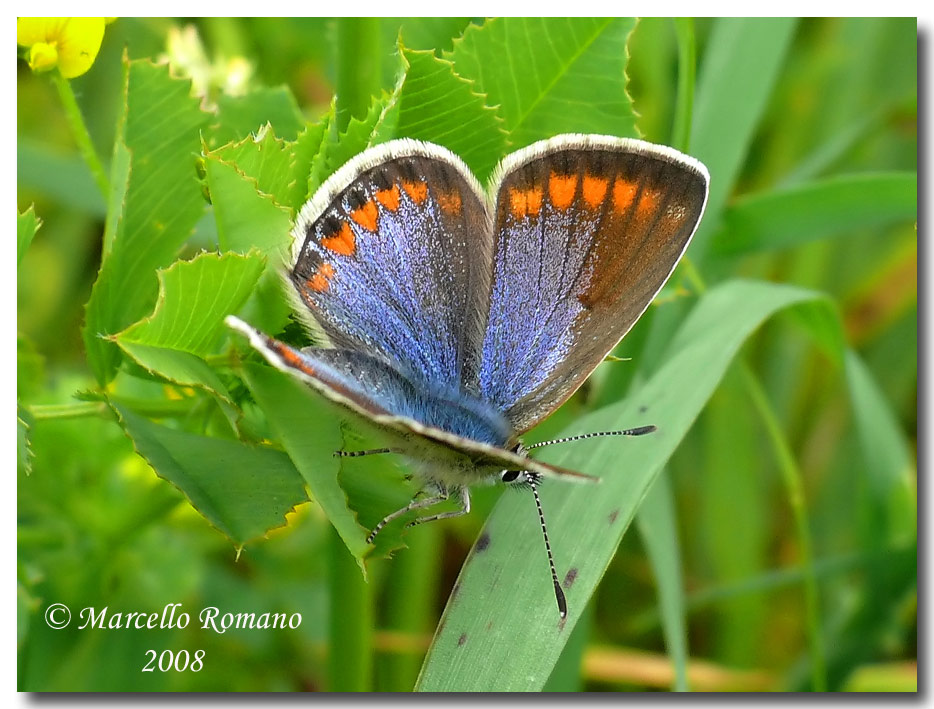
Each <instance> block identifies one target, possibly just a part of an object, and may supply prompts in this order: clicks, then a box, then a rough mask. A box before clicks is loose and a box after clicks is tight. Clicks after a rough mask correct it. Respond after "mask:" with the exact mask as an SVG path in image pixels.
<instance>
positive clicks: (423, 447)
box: [227, 135, 709, 617]
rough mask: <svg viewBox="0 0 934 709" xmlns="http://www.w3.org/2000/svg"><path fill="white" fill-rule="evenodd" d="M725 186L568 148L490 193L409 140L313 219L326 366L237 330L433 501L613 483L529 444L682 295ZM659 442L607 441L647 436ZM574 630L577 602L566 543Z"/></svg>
mask: <svg viewBox="0 0 934 709" xmlns="http://www.w3.org/2000/svg"><path fill="white" fill-rule="evenodd" d="M708 182H709V176H708V173H707V170H706V168H705V167H704V166H703V165H702V164H701V163H699V162H698V161H696V160H694V159H693V158H690V157H688V156H686V155H683V154H681V153H679V152H677V151H676V150H673V149H671V148H667V147H662V146H657V145H652V144H650V143H646V142H643V141H639V140H631V139H625V138H614V137H608V136H597V135H561V136H557V137H555V138H551V139H549V140H545V141H541V142H538V143H535V144H534V145H531V146H529V147H527V148H524V149H522V150H519V151H517V152H514V153H512V154H511V155H508V156H507V157H506V158H505V159H504V160H503V161H502V162H501V164H500V165H499V166H498V167H497V169H496V170H495V172H494V173H493V176H492V178H491V180H490V186H489V189H488V190H485V189H484V188H483V187H482V186H481V185H480V183H479V182H478V180H477V179H476V177H474V175H473V174H472V173H471V172H470V170H469V169H468V167H467V166H466V165H465V164H464V162H463V161H462V160H460V158H458V157H457V156H456V155H454V154H453V153H451V152H450V151H448V150H446V149H445V148H442V147H439V146H437V145H432V144H429V143H423V142H418V141H414V140H408V139H402V140H395V141H391V142H388V143H384V144H382V145H379V146H376V147H373V148H370V149H368V150H366V151H364V152H363V153H361V154H359V155H358V156H356V157H355V158H354V159H352V160H351V161H350V162H348V163H347V164H346V165H344V166H343V167H342V168H341V169H340V170H338V171H337V172H336V173H334V174H333V175H332V176H331V177H330V178H329V179H328V180H327V181H326V182H325V183H324V184H323V185H322V186H321V188H320V189H319V190H318V191H317V192H316V193H315V194H314V196H313V197H312V198H311V199H310V200H309V201H308V203H307V204H306V205H305V206H304V207H303V208H302V210H301V213H300V214H299V217H298V219H297V222H296V225H295V228H294V230H293V232H292V236H293V254H292V267H291V269H290V271H289V273H288V281H289V283H290V286H289V288H288V290H289V292H290V294H291V295H292V296H293V298H294V300H295V312H296V313H297V315H298V317H299V318H300V319H301V320H302V321H303V322H304V323H305V324H306V325H307V327H308V330H309V332H310V334H311V336H312V338H313V341H314V342H316V343H317V346H316V347H309V348H305V349H302V350H297V349H295V348H293V347H291V346H289V345H287V344H285V343H283V342H280V341H278V340H275V339H273V338H271V337H269V336H267V335H265V334H263V333H261V332H259V331H258V330H256V329H254V328H252V327H251V326H249V325H247V324H246V323H244V322H243V321H241V320H239V319H237V318H235V317H233V316H231V317H229V318H228V320H227V322H228V324H229V325H230V326H231V327H233V328H234V329H236V330H238V331H240V332H242V333H243V334H245V335H246V336H247V337H248V338H249V340H250V342H251V344H252V345H253V346H254V347H255V348H256V349H257V350H259V351H260V352H261V353H262V354H263V355H264V356H265V357H266V359H267V360H269V362H270V363H272V364H273V365H274V366H275V367H278V368H279V369H281V370H283V371H286V372H289V373H290V374H293V375H295V376H296V377H298V378H299V379H301V380H302V381H304V382H306V383H307V384H309V385H310V386H311V387H313V388H314V389H316V390H317V391H318V392H320V393H321V394H323V395H324V396H325V397H327V398H328V399H330V400H332V401H335V402H337V403H338V404H340V405H341V406H343V407H344V408H345V409H347V410H349V411H351V412H353V413H355V414H357V415H359V416H362V417H364V418H365V419H367V420H369V421H370V422H372V423H374V424H376V425H377V426H378V427H379V428H380V430H381V431H382V433H383V434H384V435H385V437H386V438H387V439H388V440H387V442H388V444H389V445H388V447H386V448H381V449H377V450H374V451H358V452H356V453H345V455H355V454H356V455H362V454H367V453H387V452H397V453H401V454H403V455H404V456H405V458H406V459H407V460H408V461H409V462H410V463H411V465H412V467H413V469H414V471H415V472H416V474H417V475H419V476H420V478H421V479H422V480H423V481H424V484H425V489H426V492H427V493H429V494H427V495H426V496H425V497H416V498H415V499H414V500H413V501H412V502H411V503H410V504H409V505H407V506H406V507H404V508H403V509H401V510H399V511H397V512H394V513H393V514H390V515H389V516H387V517H386V518H385V519H384V520H383V521H382V522H380V523H379V524H378V525H377V526H376V527H375V528H374V529H373V531H372V532H371V533H370V536H369V537H368V540H367V541H372V540H373V537H375V535H376V534H377V533H378V532H379V530H380V529H381V528H382V527H383V526H384V525H385V524H386V523H387V522H390V521H391V520H393V519H396V518H397V517H399V516H401V515H403V514H405V513H408V512H410V511H412V510H419V509H424V508H427V507H431V506H433V505H435V504H436V503H438V502H441V501H443V500H445V499H448V498H449V497H452V496H455V497H457V498H459V500H460V503H461V509H460V510H458V511H454V512H445V513H442V514H436V515H432V516H428V517H420V518H417V519H416V520H414V521H413V522H411V523H410V524H416V523H419V522H425V521H429V520H436V519H443V518H446V517H453V516H455V515H459V514H465V513H467V512H468V511H469V510H470V495H469V491H468V490H469V486H471V485H473V484H476V483H481V482H487V481H491V480H492V481H503V482H506V483H513V484H522V485H525V486H528V487H530V488H531V489H532V491H533V493H534V494H535V501H536V504H537V507H538V510H539V515H540V517H541V521H542V529H543V531H544V529H545V524H544V516H543V515H542V511H541V503H540V502H539V499H538V494H537V491H536V486H537V484H538V482H539V481H540V480H541V478H543V477H555V478H561V479H565V480H577V481H587V480H596V478H591V477H590V476H587V475H583V474H582V473H578V472H574V471H571V470H565V469H562V468H558V467H556V466H553V465H548V464H547V463H543V462H541V461H537V460H534V459H532V458H530V457H528V455H527V454H526V453H527V450H528V449H527V448H525V447H523V446H522V444H521V442H520V440H519V436H520V435H522V434H523V433H525V432H526V431H528V430H529V429H531V428H532V427H534V426H535V425H536V424H537V423H539V422H540V421H542V420H543V419H544V418H546V417H547V416H549V415H550V414H551V413H553V412H554V411H555V409H557V408H558V407H559V406H560V405H561V404H562V403H563V402H564V401H565V400H566V399H567V398H568V397H570V396H571V395H572V394H573V393H574V392H575V391H576V390H577V389H578V387H580V386H581V384H582V383H583V382H584V380H585V379H586V378H587V377H588V376H589V375H590V373H591V372H592V371H593V370H594V369H595V368H596V367H597V365H598V364H599V363H600V362H601V361H602V360H603V359H604V358H605V356H606V355H607V354H608V353H609V352H610V351H611V350H612V349H613V348H614V347H615V346H616V344H617V343H618V342H619V341H620V339H621V338H622V337H623V336H624V335H625V334H626V332H628V330H629V329H630V328H631V327H632V325H633V324H634V323H635V322H636V321H637V320H638V319H639V317H640V316H641V315H642V313H643V312H644V311H645V309H646V308H647V307H648V306H649V304H650V303H651V301H652V299H653V298H654V297H655V295H656V294H657V293H658V291H659V290H660V289H661V287H662V285H663V284H664V283H665V281H666V280H667V279H668V277H669V276H670V275H671V273H672V271H673V270H674V268H675V266H676V264H677V263H678V260H679V259H680V258H681V255H682V254H683V253H684V251H685V250H686V249H687V246H688V243H689V242H690V240H691V237H692V235H693V234H694V231H695V229H696V228H697V225H698V223H699V221H700V218H701V215H702V214H703V211H704V206H705V204H706V200H707V187H708ZM651 430H654V427H652V426H643V427H640V428H634V429H629V430H626V431H614V432H606V433H602V434H596V435H608V434H613V435H640V434H642V433H647V432H649V431H651ZM545 544H546V550H547V552H548V561H549V565H550V566H551V575H552V580H553V581H554V586H555V594H556V597H557V600H558V608H559V611H560V613H561V616H562V617H564V616H565V615H566V612H567V609H566V602H565V599H564V594H563V592H562V590H561V586H560V584H559V583H558V577H557V574H556V573H555V568H554V562H553V560H552V554H551V549H550V546H549V545H548V536H547V532H545Z"/></svg>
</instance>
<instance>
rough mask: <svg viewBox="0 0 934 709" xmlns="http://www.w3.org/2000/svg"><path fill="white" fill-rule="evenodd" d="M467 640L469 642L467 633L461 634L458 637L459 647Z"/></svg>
mask: <svg viewBox="0 0 934 709" xmlns="http://www.w3.org/2000/svg"><path fill="white" fill-rule="evenodd" d="M465 642H467V633H461V636H460V637H459V638H458V639H457V647H460V646H461V645H463V644H464V643H465Z"/></svg>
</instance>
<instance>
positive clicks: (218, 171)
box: [204, 143, 292, 333]
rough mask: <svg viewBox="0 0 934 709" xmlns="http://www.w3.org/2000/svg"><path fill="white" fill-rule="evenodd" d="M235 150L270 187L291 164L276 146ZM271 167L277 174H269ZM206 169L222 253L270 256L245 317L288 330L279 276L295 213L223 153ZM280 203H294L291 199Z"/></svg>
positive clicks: (270, 329)
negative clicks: (256, 251)
mask: <svg viewBox="0 0 934 709" xmlns="http://www.w3.org/2000/svg"><path fill="white" fill-rule="evenodd" d="M257 145H260V144H257ZM233 150H235V152H239V153H240V154H241V155H242V156H243V160H244V162H245V164H246V166H247V168H248V169H251V170H255V174H256V175H258V176H260V179H262V181H263V184H266V185H267V186H268V185H269V183H271V182H272V181H273V180H275V179H276V178H275V172H274V169H281V170H282V173H281V174H282V175H283V176H285V175H288V171H289V170H290V167H289V164H288V163H289V161H288V160H287V155H286V154H285V151H283V150H280V149H279V144H278V143H273V145H272V146H270V149H269V150H265V151H264V150H261V149H257V150H255V151H254V150H253V149H252V148H249V147H248V146H241V147H240V148H234V149H233ZM267 166H271V167H272V168H274V169H273V170H272V171H271V172H267V170H268V167H267ZM204 168H205V176H206V179H207V184H208V189H209V191H210V193H211V203H212V204H213V206H214V218H215V220H216V223H217V235H218V241H219V242H220V247H221V249H222V250H224V251H236V252H239V253H249V252H250V251H252V250H254V249H258V250H259V251H260V252H261V253H262V254H263V255H264V256H266V267H267V268H266V272H265V273H264V274H263V276H262V277H261V278H260V281H259V283H258V284H257V286H256V289H255V293H254V296H253V297H252V298H251V299H250V300H249V302H248V303H247V305H246V307H245V308H244V309H243V311H242V315H243V317H244V318H245V319H246V320H248V321H249V322H250V323H251V324H252V325H254V326H255V327H258V328H260V329H262V330H265V331H266V332H271V333H277V332H279V331H280V330H281V329H282V328H283V327H284V326H285V324H286V322H287V321H288V316H289V312H290V308H289V306H288V302H287V301H286V299H285V298H284V297H283V294H282V286H281V279H280V276H279V273H280V272H281V270H282V269H283V268H284V267H285V265H286V264H287V263H288V262H289V251H290V249H291V246H292V237H291V229H292V218H291V210H290V208H289V207H285V206H280V205H278V204H276V202H275V201H274V200H273V198H272V197H270V196H269V195H268V194H265V193H262V192H260V191H258V190H257V179H256V178H255V177H253V176H250V175H247V174H245V173H244V172H243V171H242V170H241V169H240V167H239V166H238V165H235V164H233V163H230V162H227V161H226V160H223V159H222V158H221V157H220V155H219V153H216V152H215V153H210V154H209V155H208V156H207V157H206V158H205V161H204ZM279 184H280V185H281V186H282V189H283V190H284V193H287V192H288V185H283V183H282V182H281V181H280V183H279ZM270 189H274V188H273V187H270ZM282 198H283V199H284V200H286V201H289V200H290V198H289V197H288V196H283V197H282Z"/></svg>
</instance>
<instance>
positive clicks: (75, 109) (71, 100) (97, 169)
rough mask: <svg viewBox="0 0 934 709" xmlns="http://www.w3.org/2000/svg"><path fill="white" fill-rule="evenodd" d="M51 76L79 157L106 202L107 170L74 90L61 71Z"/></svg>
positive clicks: (108, 195) (56, 71)
mask: <svg viewBox="0 0 934 709" xmlns="http://www.w3.org/2000/svg"><path fill="white" fill-rule="evenodd" d="M51 76H52V83H54V84H55V88H56V89H58V95H59V98H61V100H62V107H63V108H64V109H65V118H66V119H67V120H68V125H69V126H70V127H71V133H72V135H73V136H74V138H75V142H76V143H77V144H78V150H79V151H81V157H83V158H84V162H85V163H87V166H88V167H89V168H90V170H91V175H92V176H93V177H94V181H95V182H96V183H97V187H98V189H99V190H100V191H101V194H102V195H103V196H104V201H105V202H106V201H107V200H108V199H110V180H109V179H108V178H107V172H106V171H105V170H104V166H103V164H102V163H101V161H100V158H99V157H98V156H97V151H96V150H95V149H94V143H92V142H91V135H90V133H88V127H87V124H86V123H85V122H84V117H83V116H82V115H81V108H80V107H79V106H78V101H77V99H75V92H74V91H73V90H72V88H71V83H70V82H69V81H68V79H66V78H65V77H64V76H62V74H61V72H59V71H58V70H55V71H53V72H51Z"/></svg>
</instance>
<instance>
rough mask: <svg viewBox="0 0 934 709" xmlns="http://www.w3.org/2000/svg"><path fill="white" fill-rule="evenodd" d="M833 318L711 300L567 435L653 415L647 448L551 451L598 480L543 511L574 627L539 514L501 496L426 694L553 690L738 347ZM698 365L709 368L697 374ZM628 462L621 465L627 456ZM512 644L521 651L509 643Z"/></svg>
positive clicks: (785, 298) (747, 288) (771, 287)
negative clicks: (761, 333) (552, 572)
mask: <svg viewBox="0 0 934 709" xmlns="http://www.w3.org/2000/svg"><path fill="white" fill-rule="evenodd" d="M791 307H805V308H809V309H810V308H818V309H820V308H826V307H827V301H825V300H824V299H823V297H822V296H820V295H819V294H816V293H814V292H812V291H807V290H803V289H800V288H794V287H790V286H782V285H776V284H769V283H759V282H750V281H730V282H727V283H724V284H722V285H720V286H718V287H717V288H715V289H712V290H711V291H709V292H708V293H707V294H706V295H704V296H703V297H702V298H701V299H700V301H699V302H698V303H697V305H696V306H695V308H694V309H693V311H692V312H691V314H690V316H689V317H688V318H687V320H686V321H685V322H684V324H683V326H682V327H681V328H680V329H679V331H678V333H677V335H676V336H675V338H674V339H673V340H672V341H671V342H670V344H669V347H668V348H667V349H666V352H665V354H664V356H663V357H662V360H661V364H660V365H659V367H658V368H657V369H656V370H655V372H654V373H653V375H652V376H651V377H649V378H648V379H647V380H646V381H645V383H644V384H643V385H641V386H639V387H637V388H636V389H635V390H634V392H633V394H632V395H631V396H630V397H629V398H627V399H626V400H624V401H621V402H618V403H615V404H612V405H609V406H606V407H604V408H602V409H598V410H596V411H593V412H591V413H589V414H587V415H586V416H583V417H582V418H581V419H579V420H578V421H577V422H576V423H575V425H574V426H572V427H571V428H570V429H568V430H567V431H565V432H564V433H565V434H568V435H570V434H579V433H583V432H588V431H605V430H612V429H615V428H621V427H626V426H631V425H633V424H634V422H638V421H641V420H643V419H644V418H645V416H646V412H648V415H650V416H651V417H652V420H653V421H656V422H657V423H658V426H659V428H658V431H657V432H655V433H654V434H653V435H652V436H645V437H641V438H636V439H631V440H626V441H625V442H620V441H612V440H611V439H608V438H603V439H596V441H595V442H594V443H593V444H592V445H587V446H583V445H578V446H565V447H563V448H558V449H555V450H554V452H553V453H552V452H551V449H548V450H549V453H550V454H549V455H548V456H547V457H548V459H549V462H552V463H554V464H557V465H561V466H564V467H567V468H571V469H576V470H581V471H582V472H589V473H600V474H602V475H603V481H602V483H601V484H600V485H584V484H581V485H572V484H568V483H561V482H560V481H549V482H548V483H546V484H545V485H544V486H543V487H542V491H541V494H542V506H543V508H544V511H545V515H546V517H547V520H548V528H549V536H550V538H551V541H552V548H553V550H554V553H555V563H556V566H557V568H558V569H559V576H560V577H562V578H563V585H564V587H565V591H566V595H567V599H568V618H567V619H566V622H561V621H559V618H558V613H557V609H556V608H555V601H554V597H553V595H552V587H551V582H550V580H549V574H548V564H547V562H546V561H545V553H544V548H543V545H542V540H541V530H540V529H539V528H538V520H537V516H536V513H535V506H534V504H532V500H531V499H530V498H529V496H528V495H503V496H502V497H501V498H500V500H499V502H498V503H497V506H496V508H495V509H494V511H493V513H492V515H491V516H490V518H489V519H488V520H487V523H486V526H485V527H484V532H483V534H482V535H481V539H483V540H484V543H483V544H482V545H479V546H475V547H474V548H473V550H472V551H471V553H470V556H469V557H468V560H467V562H466V564H465V566H464V568H463V569H462V570H461V574H460V577H459V579H458V581H457V585H456V587H455V588H456V593H455V594H453V595H452V598H451V599H450V600H449V602H448V605H447V608H446V609H445V612H444V616H443V617H442V620H441V624H440V625H439V630H438V632H437V634H436V636H435V639H434V642H433V643H432V648H431V650H430V651H429V655H428V658H427V659H426V662H425V666H424V668H423V670H422V674H421V677H420V680H419V685H418V688H419V689H420V690H421V691H471V690H481V689H482V690H484V691H534V690H538V689H540V688H541V687H542V686H543V684H544V682H545V680H546V679H547V678H548V675H549V673H550V672H551V669H552V667H553V666H554V663H555V661H556V660H557V658H558V655H559V654H560V652H561V650H562V648H563V647H564V644H565V642H566V641H567V638H568V637H569V635H570V631H571V630H572V628H573V627H574V624H575V623H576V622H577V620H578V617H579V616H580V614H581V612H582V610H583V608H584V606H585V605H586V603H587V600H588V599H589V598H590V596H591V595H592V593H593V591H594V589H595V587H596V585H597V583H598V582H599V580H600V577H601V576H602V575H603V572H604V570H605V569H606V567H607V565H608V564H609V563H610V560H611V559H612V558H613V554H614V553H615V551H616V547H617V546H618V545H619V542H620V540H621V539H622V536H623V533H624V532H625V530H626V529H627V527H628V525H629V523H630V521H631V520H632V518H633V516H634V514H635V512H636V510H637V508H638V507H639V505H640V504H641V502H642V500H643V498H644V497H645V495H646V492H647V491H648V489H649V487H650V485H651V484H652V482H653V481H654V480H655V478H656V476H657V474H658V472H659V470H660V469H661V468H662V467H663V466H664V465H665V463H666V461H667V460H668V458H669V457H670V456H671V454H672V453H673V452H674V450H675V448H676V447H677V446H678V444H679V443H680V441H681V439H682V438H683V437H684V436H685V434H686V433H687V431H688V429H689V428H690V426H691V424H692V423H693V421H694V419H695V418H696V417H697V415H698V413H699V412H700V410H701V409H702V408H703V406H704V405H705V403H706V402H707V400H708V399H709V398H710V396H711V394H712V392H713V391H714V389H715V388H716V386H717V384H718V383H719V381H720V379H721V378H722V376H723V373H724V371H725V370H726V368H727V366H728V365H729V363H730V362H731V361H732V359H733V357H734V356H735V354H736V352H737V351H738V349H739V347H740V346H741V345H742V344H743V342H744V341H745V340H746V339H747V338H748V337H749V336H750V335H751V334H752V333H753V332H754V331H755V330H756V328H758V326H759V325H760V324H761V323H762V322H763V321H764V320H765V319H767V318H769V317H771V316H772V315H774V314H775V313H776V312H778V311H780V310H783V309H787V308H791ZM698 362H703V363H704V366H703V367H698V366H697V363H698ZM622 451H624V454H621V452H622ZM513 639H514V640H513Z"/></svg>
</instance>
